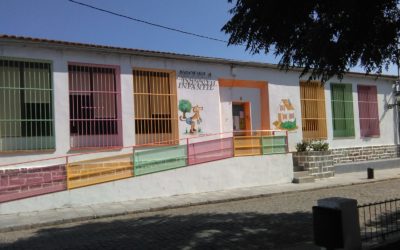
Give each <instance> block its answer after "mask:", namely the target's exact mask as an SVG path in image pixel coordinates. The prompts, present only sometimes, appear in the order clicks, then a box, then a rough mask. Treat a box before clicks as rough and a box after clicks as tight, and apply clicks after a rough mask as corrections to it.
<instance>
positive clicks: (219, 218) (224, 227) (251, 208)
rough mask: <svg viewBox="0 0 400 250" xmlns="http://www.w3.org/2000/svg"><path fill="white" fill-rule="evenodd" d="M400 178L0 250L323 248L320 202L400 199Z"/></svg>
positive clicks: (98, 223)
mask: <svg viewBox="0 0 400 250" xmlns="http://www.w3.org/2000/svg"><path fill="white" fill-rule="evenodd" d="M399 187H400V179H396V180H388V181H382V182H377V183H368V184H360V185H352V186H346V187H340V188H330V189H321V190H316V191H306V192H297V193H291V194H283V195H275V196H271V197H264V198H257V199H248V200H241V201H235V202H226V203H219V204H210V205H201V206H193V207H186V208H179V209H169V210H164V211H159V212H149V213H141V214H133V215H127V216H121V217H114V218H107V219H99V220H92V221H85V222H80V223H71V224H65V225H59V226H53V227H44V228H38V229H32V230H25V231H16V232H9V233H3V234H0V249H57V250H59V249H96V250H100V249H319V248H317V247H315V246H314V245H313V242H312V214H311V208H312V206H313V205H315V204H316V202H317V200H318V199H321V198H325V197H332V196H341V197H348V198H354V199H357V200H358V201H359V203H360V204H363V203H369V202H375V201H382V200H385V199H392V198H400V188H399Z"/></svg>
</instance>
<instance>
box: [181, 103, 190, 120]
mask: <svg viewBox="0 0 400 250" xmlns="http://www.w3.org/2000/svg"><path fill="white" fill-rule="evenodd" d="M179 110H180V111H181V112H182V118H183V119H186V113H189V112H190V111H191V110H192V103H191V102H190V101H189V100H185V99H182V100H179Z"/></svg>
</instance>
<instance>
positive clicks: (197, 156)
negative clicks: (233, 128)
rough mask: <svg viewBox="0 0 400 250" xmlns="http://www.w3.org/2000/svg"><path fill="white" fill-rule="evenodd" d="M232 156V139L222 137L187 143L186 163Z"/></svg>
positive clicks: (191, 163)
mask: <svg viewBox="0 0 400 250" xmlns="http://www.w3.org/2000/svg"><path fill="white" fill-rule="evenodd" d="M230 157H233V139H232V137H230V138H223V139H217V140H211V141H204V142H197V143H192V144H189V145H188V164H189V165H193V164H198V163H203V162H209V161H216V160H221V159H226V158H230Z"/></svg>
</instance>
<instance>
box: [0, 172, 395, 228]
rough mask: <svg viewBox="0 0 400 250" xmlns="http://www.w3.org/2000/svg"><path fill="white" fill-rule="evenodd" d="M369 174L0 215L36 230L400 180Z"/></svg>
mask: <svg viewBox="0 0 400 250" xmlns="http://www.w3.org/2000/svg"><path fill="white" fill-rule="evenodd" d="M366 176H367V173H366V171H365V172H354V173H346V174H337V175H336V176H335V177H332V178H328V179H322V180H317V181H316V182H314V183H305V184H292V183H288V184H279V185H270V186H260V187H252V188H241V189H233V190H226V191H218V192H208V193H200V194H187V195H179V196H172V197H162V198H154V199H145V200H134V201H126V202H117V203H107V204H99V205H91V206H85V207H73V208H62V209H53V210H47V211H41V212H32V213H19V214H10V215H0V222H1V223H0V232H7V231H13V230H22V229H29V228H36V227H41V226H49V225H56V224H62V223H68V222H76V221H83V220H90V219H95V218H104V217H112V216H119V215H125V214H131V213H140V212H148V211H157V210H164V209H168V208H177V207H186V206H191V205H200V204H209V203H218V202H226V201H233V200H242V199H249V198H256V197H263V196H273V195H279V194H283V193H293V192H305V191H309V190H316V189H324V188H332V187H340V186H347V185H356V184H361V183H369V182H379V181H384V180H389V179H397V178H400V168H395V169H384V170H375V179H373V180H368V179H367V178H366Z"/></svg>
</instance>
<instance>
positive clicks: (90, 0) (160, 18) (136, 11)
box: [0, 0, 397, 74]
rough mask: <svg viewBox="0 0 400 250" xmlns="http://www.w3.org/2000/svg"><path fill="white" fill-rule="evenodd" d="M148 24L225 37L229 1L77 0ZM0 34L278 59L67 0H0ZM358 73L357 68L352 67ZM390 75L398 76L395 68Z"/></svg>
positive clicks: (259, 58) (231, 57)
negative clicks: (223, 27)
mask: <svg viewBox="0 0 400 250" xmlns="http://www.w3.org/2000/svg"><path fill="white" fill-rule="evenodd" d="M78 1H81V2H84V3H87V4H91V5H95V6H97V7H100V8H104V9H108V10H111V11H114V12H118V13H121V14H124V15H127V16H131V17H134V18H138V19H143V20H146V21H149V22H153V23H158V24H162V25H165V26H170V27H174V28H177V29H182V30H186V31H189V32H193V33H198V34H201V35H206V36H211V37H215V38H218V39H222V40H227V39H228V36H227V35H225V34H224V33H222V32H221V31H220V30H221V27H222V26H223V25H224V24H225V23H226V22H227V21H228V20H229V18H230V14H229V12H228V11H229V9H230V8H232V7H233V4H230V3H228V1H227V0H146V1H144V0H113V1H110V0H78ZM0 33H1V34H10V35H22V36H31V37H39V38H48V39H57V40H65V41H74V42H83V43H94V44H103V45H111V46H120V47H128V48H137V49H147V50H157V51H165V52H175V53H183V54H192V55H201V56H211V57H221V58H229V59H236V60H243V61H258V62H268V63H277V62H278V60H277V59H276V58H275V57H274V56H273V55H268V56H266V55H265V54H260V55H251V54H249V53H248V52H246V51H245V49H244V47H243V46H230V47H227V46H226V44H224V43H220V42H215V41H210V40H206V39H201V38H196V37H192V36H187V35H183V34H180V33H176V32H171V31H167V30H163V29H160V28H156V27H152V26H148V25H145V24H142V23H137V22H133V21H129V20H127V19H123V18H120V17H116V16H112V15H109V14H106V13H102V12H99V11H96V10H92V9H89V8H86V7H83V6H79V5H76V4H73V3H71V2H69V1H67V0H0ZM354 70H355V71H360V70H361V69H354ZM389 73H390V74H397V71H396V70H395V67H393V68H392V69H390V70H389Z"/></svg>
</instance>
